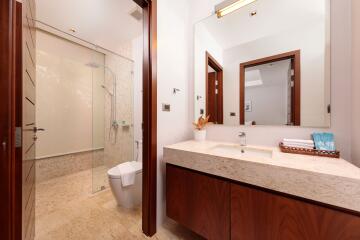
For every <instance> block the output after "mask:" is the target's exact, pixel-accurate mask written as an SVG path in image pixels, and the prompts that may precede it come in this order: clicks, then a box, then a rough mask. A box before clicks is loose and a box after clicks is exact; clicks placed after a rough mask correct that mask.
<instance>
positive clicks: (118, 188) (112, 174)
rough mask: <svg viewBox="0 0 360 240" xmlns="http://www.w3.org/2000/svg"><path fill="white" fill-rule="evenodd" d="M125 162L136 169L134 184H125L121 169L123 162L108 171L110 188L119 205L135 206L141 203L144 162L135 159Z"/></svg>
mask: <svg viewBox="0 0 360 240" xmlns="http://www.w3.org/2000/svg"><path fill="white" fill-rule="evenodd" d="M123 164H124V163H123ZM125 164H128V165H131V167H132V168H133V169H134V171H135V181H134V184H132V185H130V186H126V187H124V186H123V184H122V180H121V173H120V169H119V167H120V166H121V165H122V164H119V165H118V166H115V167H113V168H111V169H110V170H109V171H108V177H109V183H110V188H111V191H112V193H113V195H114V197H115V199H116V202H117V204H118V205H120V206H122V207H124V208H134V207H137V206H139V205H140V204H141V199H142V163H141V162H136V161H133V162H128V163H125Z"/></svg>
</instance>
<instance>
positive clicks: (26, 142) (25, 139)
mask: <svg viewBox="0 0 360 240" xmlns="http://www.w3.org/2000/svg"><path fill="white" fill-rule="evenodd" d="M33 19H35V1H34V0H23V3H22V50H23V53H22V57H23V67H22V69H23V72H22V86H23V88H22V239H25V240H30V239H34V235H35V142H36V119H35V106H36V97H35V88H36V53H35V48H36V34H35V22H34V21H33Z"/></svg>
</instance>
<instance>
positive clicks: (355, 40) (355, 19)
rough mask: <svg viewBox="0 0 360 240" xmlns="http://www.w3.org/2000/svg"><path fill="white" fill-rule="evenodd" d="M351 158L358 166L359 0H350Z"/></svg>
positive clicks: (359, 137) (359, 128) (359, 163)
mask: <svg viewBox="0 0 360 240" xmlns="http://www.w3.org/2000/svg"><path fill="white" fill-rule="evenodd" d="M352 31H353V37H352V47H353V49H352V60H353V62H352V67H353V71H352V74H353V75H352V93H353V95H352V96H353V98H352V160H353V162H354V163H356V164H357V165H358V166H359V167H360V127H359V123H360V68H359V66H360V1H359V0H352Z"/></svg>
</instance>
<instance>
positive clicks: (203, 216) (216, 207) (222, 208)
mask: <svg viewBox="0 0 360 240" xmlns="http://www.w3.org/2000/svg"><path fill="white" fill-rule="evenodd" d="M229 197H230V183H228V182H227V181H225V180H222V179H218V178H214V177H209V176H206V175H204V174H200V173H197V172H193V171H191V170H187V169H184V168H180V167H176V166H173V165H169V164H167V165H166V214H167V216H168V217H170V218H172V219H173V220H175V221H177V222H179V223H180V224H182V225H184V226H185V227H188V228H189V229H191V230H193V231H194V232H195V233H198V234H199V235H201V236H203V237H205V238H206V239H209V240H218V239H222V240H226V239H230V212H229V210H230V199H229Z"/></svg>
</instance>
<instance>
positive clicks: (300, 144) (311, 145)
mask: <svg viewBox="0 0 360 240" xmlns="http://www.w3.org/2000/svg"><path fill="white" fill-rule="evenodd" d="M283 143H284V144H285V145H298V146H307V147H315V144H314V143H296V142H283Z"/></svg>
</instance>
